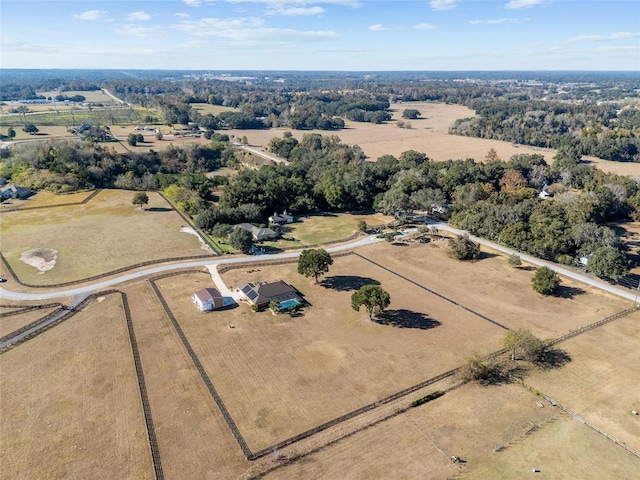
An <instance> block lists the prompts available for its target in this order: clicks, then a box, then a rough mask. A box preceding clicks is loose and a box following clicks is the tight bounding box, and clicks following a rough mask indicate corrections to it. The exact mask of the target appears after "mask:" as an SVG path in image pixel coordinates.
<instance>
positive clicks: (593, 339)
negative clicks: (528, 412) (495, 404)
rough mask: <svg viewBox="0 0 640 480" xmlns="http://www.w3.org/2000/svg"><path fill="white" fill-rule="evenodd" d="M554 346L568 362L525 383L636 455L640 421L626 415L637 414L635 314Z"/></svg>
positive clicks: (639, 339) (638, 316) (638, 335)
mask: <svg viewBox="0 0 640 480" xmlns="http://www.w3.org/2000/svg"><path fill="white" fill-rule="evenodd" d="M558 346H559V348H562V349H563V350H565V351H566V352H567V353H568V354H569V355H570V356H571V359H572V361H571V362H569V363H568V364H567V365H566V366H565V367H564V368H562V369H560V370H558V371H554V372H537V373H534V374H532V375H530V376H529V377H528V378H527V379H525V381H526V382H527V383H528V384H529V385H531V386H533V387H534V388H536V389H538V390H540V391H541V392H544V393H546V394H547V395H549V396H551V397H552V398H553V399H554V400H556V401H557V402H559V403H561V404H563V405H565V406H566V407H567V408H569V409H571V410H572V411H574V412H576V413H578V414H579V415H581V416H582V417H584V418H585V419H586V420H587V421H589V422H591V423H593V424H595V425H597V426H598V427H599V428H601V429H603V430H604V431H606V432H607V433H609V434H611V435H613V436H614V437H616V438H618V439H619V440H620V441H622V442H624V443H626V444H627V445H629V446H630V447H631V448H633V449H635V450H636V451H640V418H639V417H638V416H635V415H632V414H631V411H632V410H636V411H640V395H639V392H638V388H636V387H637V380H638V365H640V311H639V312H636V313H634V314H632V315H629V316H628V317H625V318H621V319H619V320H616V321H614V322H612V323H609V324H607V325H604V326H602V327H600V328H597V329H595V330H592V331H590V332H586V333H584V334H583V335H579V336H577V337H575V338H572V339H570V340H567V341H566V342H563V343H561V344H559V345H558ZM636 461H637V462H638V465H640V459H636ZM638 468H639V469H640V466H639V467H638ZM638 471H640V470H638Z"/></svg>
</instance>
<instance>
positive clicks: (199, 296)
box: [193, 288, 223, 312]
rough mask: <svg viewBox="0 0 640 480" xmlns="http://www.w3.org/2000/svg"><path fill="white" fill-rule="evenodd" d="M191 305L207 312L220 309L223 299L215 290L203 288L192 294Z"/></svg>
mask: <svg viewBox="0 0 640 480" xmlns="http://www.w3.org/2000/svg"><path fill="white" fill-rule="evenodd" d="M193 303H195V304H196V305H197V306H198V308H199V309H200V310H201V311H203V312H209V311H211V310H214V309H216V308H222V306H223V298H222V295H221V294H220V292H219V291H218V290H216V289H215V288H203V289H202V290H198V291H197V292H196V293H194V294H193Z"/></svg>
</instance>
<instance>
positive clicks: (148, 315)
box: [123, 274, 249, 480]
mask: <svg viewBox="0 0 640 480" xmlns="http://www.w3.org/2000/svg"><path fill="white" fill-rule="evenodd" d="M176 278H177V279H181V278H183V277H181V276H180V277H176ZM184 278H187V279H189V278H191V277H184ZM195 280H199V281H200V282H201V285H202V286H204V284H205V283H206V284H207V285H208V286H210V282H211V280H210V279H209V280H208V282H207V281H206V280H207V278H206V277H205V276H204V274H202V275H196V276H195ZM123 291H125V292H126V293H127V294H128V296H129V299H130V303H129V307H130V308H131V315H132V317H133V322H134V325H135V329H136V336H137V340H138V347H139V349H140V356H141V362H142V365H143V367H144V373H145V382H146V385H147V391H148V393H149V403H150V405H151V411H152V414H153V421H154V424H155V428H156V435H157V440H158V446H159V450H160V457H161V460H162V468H163V471H164V474H165V478H167V479H185V480H186V479H200V478H207V479H211V480H228V479H230V478H238V476H239V475H241V474H242V473H243V472H244V471H245V470H246V469H247V468H248V466H249V462H248V461H247V460H245V458H244V456H243V455H242V452H241V451H240V449H239V448H238V444H237V443H236V442H235V440H234V438H233V436H232V435H231V432H230V431H229V428H228V427H227V425H226V423H225V422H224V419H223V418H222V415H221V414H220V412H219V410H218V408H217V407H216V405H215V403H214V402H213V400H212V399H211V395H210V394H209V392H208V391H207V389H206V387H205V386H204V383H203V382H202V378H201V377H200V375H199V374H198V372H197V371H196V369H195V368H194V366H193V362H192V361H191V359H190V358H189V356H188V355H187V353H186V351H185V348H184V346H183V345H182V343H181V342H180V339H179V338H178V336H177V335H176V333H175V329H174V328H173V326H172V325H171V323H170V322H169V319H168V318H167V317H166V315H165V314H164V311H163V310H162V307H161V306H160V304H159V303H158V299H157V297H156V295H155V293H154V292H153V290H151V286H150V285H149V282H147V281H138V282H135V283H133V284H129V285H127V286H125V288H123ZM191 293H193V292H191ZM132 299H135V301H132ZM191 306H192V307H193V304H192V305H191ZM194 308H195V307H194ZM200 318H202V316H201V317H200Z"/></svg>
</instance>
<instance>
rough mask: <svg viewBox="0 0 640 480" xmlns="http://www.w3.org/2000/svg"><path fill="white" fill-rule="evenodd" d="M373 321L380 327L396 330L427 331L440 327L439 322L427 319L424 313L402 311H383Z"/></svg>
mask: <svg viewBox="0 0 640 480" xmlns="http://www.w3.org/2000/svg"><path fill="white" fill-rule="evenodd" d="M374 321H375V322H376V323H379V324H381V325H390V326H392V327H398V328H418V329H420V330H429V329H431V328H435V327H437V326H439V325H441V323H440V322H439V321H437V320H434V319H432V318H429V317H428V316H427V315H425V314H424V313H420V312H413V311H411V310H404V309H400V310H385V311H384V312H382V313H381V314H379V315H378V316H377V317H376V318H375V319H374Z"/></svg>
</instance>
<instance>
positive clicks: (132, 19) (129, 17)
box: [127, 12, 151, 22]
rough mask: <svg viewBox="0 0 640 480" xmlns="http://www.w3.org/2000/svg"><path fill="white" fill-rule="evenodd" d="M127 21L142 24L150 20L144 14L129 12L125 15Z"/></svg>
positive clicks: (149, 17)
mask: <svg viewBox="0 0 640 480" xmlns="http://www.w3.org/2000/svg"><path fill="white" fill-rule="evenodd" d="M127 20H128V21H130V22H136V21H137V22H144V21H146V20H151V15H149V14H148V13H144V12H131V13H130V14H129V15H127Z"/></svg>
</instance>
